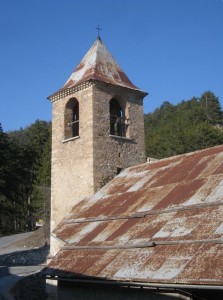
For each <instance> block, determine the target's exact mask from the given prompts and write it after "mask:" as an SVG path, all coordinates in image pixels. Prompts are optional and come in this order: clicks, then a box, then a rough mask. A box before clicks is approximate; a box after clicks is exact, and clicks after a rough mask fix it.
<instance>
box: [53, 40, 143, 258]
mask: <svg viewBox="0 0 223 300" xmlns="http://www.w3.org/2000/svg"><path fill="white" fill-rule="evenodd" d="M146 95H147V93H145V92H143V91H141V90H140V89H138V88H137V87H136V86H135V85H134V84H132V82H131V81H130V80H129V79H128V77H127V76H126V75H125V73H124V72H123V71H122V69H121V68H120V66H119V65H118V64H117V63H116V62H115V60H114V58H113V57H112V55H111V54H110V52H109V51H108V50H107V49H106V47H105V45H104V43H103V42H102V41H101V38H100V37H98V39H97V40H96V41H95V43H94V44H93V46H92V47H91V48H90V50H89V51H88V52H87V54H86V55H85V57H84V58H83V60H82V61H81V62H80V64H79V65H78V66H77V68H76V69H75V70H74V72H73V73H72V74H71V76H70V78H69V79H68V80H67V82H66V83H65V85H64V86H63V87H62V88H61V89H60V90H58V91H57V92H56V93H54V94H52V95H51V96H50V97H49V100H50V101H51V102H52V106H53V116H52V182H51V231H52V230H53V229H54V228H55V226H56V225H57V224H58V223H59V222H60V221H61V220H62V219H63V218H64V217H65V216H66V213H69V211H70V210H71V209H72V207H73V206H74V205H75V204H76V203H78V202H79V201H80V200H81V199H83V198H84V197H87V196H90V195H92V194H93V193H95V192H96V191H97V190H98V189H100V188H101V187H102V186H104V185H105V184H106V183H107V182H108V181H109V180H111V179H112V178H113V177H114V176H116V175H117V174H119V173H120V172H121V170H122V169H124V168H127V167H130V166H133V165H136V164H140V163H144V162H145V152H144V119H143V98H144V97H145V96H146ZM55 251H56V250H55ZM55 251H53V252H55ZM52 254H53V253H52Z"/></svg>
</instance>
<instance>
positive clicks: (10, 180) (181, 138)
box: [0, 92, 223, 236]
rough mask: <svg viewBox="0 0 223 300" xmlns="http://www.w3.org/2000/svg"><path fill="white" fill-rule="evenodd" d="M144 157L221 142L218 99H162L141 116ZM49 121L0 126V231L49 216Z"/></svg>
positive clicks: (27, 225)
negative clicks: (174, 102) (21, 126)
mask: <svg viewBox="0 0 223 300" xmlns="http://www.w3.org/2000/svg"><path fill="white" fill-rule="evenodd" d="M145 143H146V154H147V156H148V157H153V158H163V157H169V156H172V155H177V154H182V153H186V152H191V151H195V150H199V149H203V148H207V147H211V146H215V145H219V144H223V113H222V109H221V106H220V103H219V101H218V98H217V97H216V96H215V95H214V94H213V93H212V92H205V93H204V94H203V95H202V96H201V97H200V98H195V97H194V98H192V99H191V100H188V101H182V102H181V103H179V104H178V105H172V104H171V103H169V102H167V101H166V102H164V103H163V104H162V105H161V107H159V108H157V109H156V110H155V111H154V112H153V113H149V114H146V115H145ZM50 169H51V123H50V122H45V121H39V120H37V121H36V122H35V123H34V124H32V125H30V126H29V127H27V128H25V129H21V130H18V131H13V132H8V133H5V132H4V131H3V129H2V128H1V126H0V236H1V235H7V234H13V233H19V232H25V231H30V230H33V229H34V228H35V222H36V221H38V220H39V219H42V220H44V221H48V220H49V213H50V207H49V203H50V178H51V175H50Z"/></svg>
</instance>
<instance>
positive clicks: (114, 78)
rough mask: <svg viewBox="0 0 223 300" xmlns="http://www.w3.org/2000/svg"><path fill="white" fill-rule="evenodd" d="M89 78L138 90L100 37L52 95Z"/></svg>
mask: <svg viewBox="0 0 223 300" xmlns="http://www.w3.org/2000/svg"><path fill="white" fill-rule="evenodd" d="M91 79H93V80H98V81H102V82H106V83H110V84H114V85H119V86H123V87H126V88H130V89H134V90H138V91H140V89H138V88H137V87H136V86H135V85H134V84H133V83H132V82H131V81H130V80H129V78H128V77H127V76H126V74H125V73H124V71H123V70H122V69H121V67H120V66H119V65H118V64H117V63H116V61H115V59H114V58H113V56H112V54H111V53H110V52H109V51H108V50H107V48H106V47H105V45H104V43H103V42H102V40H101V38H100V37H99V38H98V39H97V40H96V41H95V43H94V44H93V46H92V47H91V48H90V50H89V51H88V52H87V54H86V55H85V56H84V58H83V59H82V61H81V62H80V64H79V65H78V66H77V67H76V69H75V70H74V71H73V73H72V74H71V76H70V77H69V79H68V80H67V81H66V83H65V84H64V86H63V87H62V88H61V89H60V90H59V91H57V92H56V93H54V94H53V95H55V94H57V93H59V92H62V91H64V90H66V89H70V88H73V87H75V86H77V85H79V84H80V83H82V82H86V81H88V80H91ZM143 93H144V92H143ZM145 94H147V93H145ZM53 95H52V96H53ZM50 97H51V96H50ZM50 97H49V98H50Z"/></svg>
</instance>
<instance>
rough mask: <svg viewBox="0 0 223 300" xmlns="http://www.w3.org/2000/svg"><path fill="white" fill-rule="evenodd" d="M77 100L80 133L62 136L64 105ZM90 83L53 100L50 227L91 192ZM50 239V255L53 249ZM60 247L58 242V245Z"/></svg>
mask: <svg viewBox="0 0 223 300" xmlns="http://www.w3.org/2000/svg"><path fill="white" fill-rule="evenodd" d="M72 97H75V98H76V99H77V100H78V101H79V115H80V120H79V137H76V138H73V139H68V140H64V110H65V105H66V103H67V102H68V101H69V99H71V98H72ZM92 116H93V113H92V87H88V88H86V89H84V90H80V91H78V92H76V93H75V94H74V95H73V96H72V95H71V96H67V97H65V98H63V99H60V100H58V101H56V102H54V103H53V118H52V182H51V231H52V230H53V229H54V228H55V226H56V225H57V224H58V223H59V222H60V221H61V220H62V219H63V218H64V217H65V215H66V213H68V212H69V211H70V210H71V209H72V208H73V206H74V205H75V204H76V203H78V202H79V201H80V200H81V199H82V198H84V197H86V196H89V195H91V194H93V192H94V182H93V145H92V143H93V130H92V123H93V119H92ZM53 243H54V242H53V240H52V239H51V255H54V254H55V253H56V252H57V250H58V249H57V248H56V246H55V251H54V250H53V248H54V245H53ZM59 247H60V246H59Z"/></svg>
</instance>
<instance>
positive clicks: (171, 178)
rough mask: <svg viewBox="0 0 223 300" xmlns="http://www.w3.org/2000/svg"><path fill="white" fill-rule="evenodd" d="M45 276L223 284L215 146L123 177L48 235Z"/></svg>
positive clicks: (219, 158)
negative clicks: (52, 247)
mask: <svg viewBox="0 0 223 300" xmlns="http://www.w3.org/2000/svg"><path fill="white" fill-rule="evenodd" d="M53 234H54V235H56V236H57V238H59V239H61V240H63V241H65V243H66V245H65V246H64V247H63V248H62V249H61V251H60V252H59V253H58V254H57V255H56V256H55V257H54V259H53V260H52V261H51V263H50V264H49V265H48V268H47V269H46V270H45V274H48V275H50V276H59V277H60V276H62V277H73V278H83V277H92V276H93V277H94V278H100V279H109V280H118V281H130V282H144V283H169V284H171V283H176V284H195V285H222V284H223V239H222V237H223V145H222V146H218V147H213V148H209V149H205V150H202V151H198V152H194V153H189V154H184V155H180V156H175V157H171V158H167V159H163V160H160V161H156V162H150V163H145V164H142V165H139V166H136V167H131V168H128V169H126V170H125V171H123V172H122V173H121V174H119V175H118V176H117V177H116V178H114V179H113V180H112V181H111V182H110V183H109V184H107V185H106V186H105V187H104V188H102V189H101V190H100V191H98V192H97V193H96V194H95V195H93V196H92V197H90V198H86V199H84V200H83V201H82V202H80V203H79V204H77V205H76V206H75V207H74V208H73V210H72V211H71V212H70V214H69V215H68V216H67V217H66V218H65V219H64V220H63V222H62V223H61V224H60V226H58V227H57V229H56V230H55V231H54V233H53Z"/></svg>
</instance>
